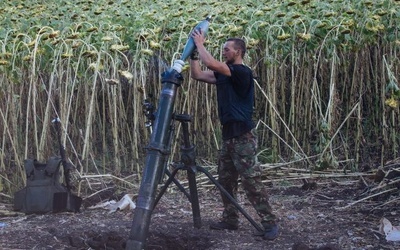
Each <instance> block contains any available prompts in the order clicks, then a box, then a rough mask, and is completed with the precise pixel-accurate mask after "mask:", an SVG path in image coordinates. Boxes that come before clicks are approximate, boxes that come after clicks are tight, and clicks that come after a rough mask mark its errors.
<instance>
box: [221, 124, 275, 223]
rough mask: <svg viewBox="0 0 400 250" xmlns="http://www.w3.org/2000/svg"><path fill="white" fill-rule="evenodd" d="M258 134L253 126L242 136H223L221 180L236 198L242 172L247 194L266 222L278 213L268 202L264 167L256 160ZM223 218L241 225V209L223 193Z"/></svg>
mask: <svg viewBox="0 0 400 250" xmlns="http://www.w3.org/2000/svg"><path fill="white" fill-rule="evenodd" d="M257 143H258V141H257V135H256V133H255V130H254V129H253V130H252V131H250V132H247V133H245V134H243V135H241V136H238V137H235V138H232V139H229V140H224V141H223V143H222V148H221V150H220V154H219V159H218V181H219V183H220V184H221V185H222V186H223V187H224V188H225V189H226V191H228V192H229V194H230V195H232V197H233V198H235V199H237V189H238V178H239V176H240V178H241V181H242V185H243V188H244V191H245V192H246V195H247V198H248V200H249V201H250V203H251V204H252V205H253V207H254V208H255V210H256V211H257V214H258V215H259V216H260V218H261V223H262V224H263V225H268V224H270V223H274V222H275V220H276V217H275V215H274V214H273V213H272V209H271V206H270V204H269V202H268V200H269V197H268V192H267V189H266V188H265V186H264V184H263V183H262V182H261V167H260V163H259V162H258V160H257ZM222 201H223V204H224V211H223V214H222V217H223V221H225V222H227V223H230V224H233V225H238V223H239V214H238V209H237V208H236V207H235V206H234V205H233V204H232V203H231V202H230V201H229V199H227V198H226V197H225V196H224V195H223V194H222Z"/></svg>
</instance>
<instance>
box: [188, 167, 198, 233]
mask: <svg viewBox="0 0 400 250" xmlns="http://www.w3.org/2000/svg"><path fill="white" fill-rule="evenodd" d="M187 176H188V181H189V192H190V197H191V198H192V199H190V202H191V204H192V213H193V224H194V227H195V228H201V217H200V205H199V195H198V192H197V182H196V172H195V171H193V169H188V170H187Z"/></svg>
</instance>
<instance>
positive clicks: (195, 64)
mask: <svg viewBox="0 0 400 250" xmlns="http://www.w3.org/2000/svg"><path fill="white" fill-rule="evenodd" d="M190 74H191V77H192V78H193V79H195V80H198V81H202V82H206V83H211V84H215V83H216V82H217V79H216V78H215V76H214V72H213V71H209V70H208V71H203V70H201V68H200V63H199V60H190Z"/></svg>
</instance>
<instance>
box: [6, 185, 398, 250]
mask: <svg viewBox="0 0 400 250" xmlns="http://www.w3.org/2000/svg"><path fill="white" fill-rule="evenodd" d="M272 183H273V184H271V185H270V186H269V190H270V195H271V197H270V202H271V205H272V206H273V208H274V210H275V212H276V214H277V215H278V217H279V224H280V236H279V238H277V239H276V240H274V241H266V240H263V239H262V238H261V237H259V236H255V235H254V232H255V228H254V227H253V226H252V225H251V224H250V223H249V222H248V221H247V220H246V219H245V217H244V216H241V225H240V227H239V229H238V230H236V231H227V230H223V231H215V230H210V229H209V224H210V223H211V222H214V221H216V220H218V219H219V217H220V215H221V213H222V206H221V202H220V196H219V192H218V191H217V190H216V189H215V187H212V186H210V187H202V188H201V189H200V188H199V202H200V207H201V217H202V227H201V228H200V229H197V228H194V226H193V218H192V212H191V205H190V203H189V201H188V199H187V198H186V197H185V196H184V195H183V194H182V193H181V192H179V191H177V190H175V189H170V190H169V191H168V192H167V193H166V194H165V195H164V196H163V197H162V199H161V201H160V203H159V204H158V205H157V206H156V208H155V210H154V212H153V214H152V219H151V223H150V229H149V233H148V240H147V249H151V250H153V249H154V250H156V249H173V250H181V249H182V250H183V249H210V250H211V249H214V250H216V249H221V250H222V249H223V250H225V249H277V250H280V249H282V250H283V249H292V248H293V249H297V250H300V249H346V250H347V249H357V250H362V249H365V250H367V249H371V250H372V249H373V250H376V249H400V243H398V242H388V241H386V239H385V237H384V235H382V234H380V233H379V231H378V230H379V222H380V220H381V218H382V217H386V218H387V219H389V220H390V221H391V222H392V224H393V225H399V224H400V218H399V216H398V215H399V210H398V207H397V204H395V203H391V204H387V205H385V206H381V207H378V204H382V199H387V197H380V196H377V197H376V198H375V199H374V200H372V199H368V200H366V201H364V202H360V203H357V204H355V205H353V206H350V207H348V208H346V209H340V208H343V207H344V206H346V205H348V204H349V203H351V202H353V201H355V200H358V199H359V198H360V194H362V193H363V189H362V185H360V183H359V181H358V180H355V179H353V180H343V179H340V180H333V179H327V178H326V179H321V180H316V181H315V183H316V186H312V188H311V189H308V188H304V185H303V183H302V182H295V181H292V182H290V183H289V182H279V183H278V182H272ZM238 200H239V203H240V205H241V206H242V207H243V208H244V209H245V210H246V211H247V212H248V213H249V214H250V215H251V216H252V217H253V218H254V219H255V220H257V219H258V218H257V216H256V214H255V212H254V210H253V208H252V207H251V206H250V204H249V203H248V202H247V199H246V198H245V196H244V194H243V192H242V191H241V192H240V194H239V198H238ZM84 205H85V206H82V209H81V212H79V213H56V214H55V213H52V214H44V215H25V214H21V213H15V212H13V211H12V206H11V204H0V216H1V217H0V249H124V248H125V244H126V240H127V239H128V237H129V233H130V228H131V224H132V218H133V213H134V210H131V211H128V210H122V211H117V212H114V213H109V211H108V210H105V209H89V208H88V207H86V206H87V205H88V204H85V203H84ZM300 242H301V243H302V244H303V246H299V244H298V243H300ZM296 243H297V247H294V244H296ZM327 245H330V247H328V246H327ZM306 246H307V247H306ZM323 246H325V248H323ZM308 247H310V248H308ZM335 247H336V248H335Z"/></svg>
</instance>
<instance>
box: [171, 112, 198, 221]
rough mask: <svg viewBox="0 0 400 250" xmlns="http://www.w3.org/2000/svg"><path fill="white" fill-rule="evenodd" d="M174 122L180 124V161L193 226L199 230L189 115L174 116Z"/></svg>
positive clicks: (194, 153) (194, 164) (194, 156)
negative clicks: (186, 184) (190, 206)
mask: <svg viewBox="0 0 400 250" xmlns="http://www.w3.org/2000/svg"><path fill="white" fill-rule="evenodd" d="M174 118H175V120H177V121H180V122H181V124H182V133H183V146H182V147H181V161H182V163H183V164H184V165H185V169H186V171H187V177H188V181H189V192H190V198H191V199H190V202H191V204H192V214H193V224H194V227H195V228H201V217H200V205H199V198H198V197H199V196H198V192H197V182H196V172H197V171H196V150H195V147H194V146H193V145H192V144H191V143H190V140H189V122H190V121H191V117H190V116H189V115H185V114H180V115H175V117H174Z"/></svg>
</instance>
